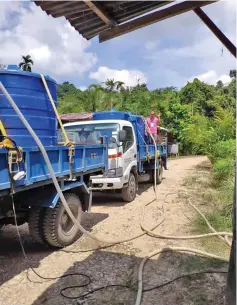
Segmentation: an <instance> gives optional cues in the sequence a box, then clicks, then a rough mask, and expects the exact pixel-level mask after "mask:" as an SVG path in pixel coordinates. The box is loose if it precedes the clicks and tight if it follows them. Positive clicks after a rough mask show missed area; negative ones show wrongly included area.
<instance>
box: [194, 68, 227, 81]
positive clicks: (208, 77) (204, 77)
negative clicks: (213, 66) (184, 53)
mask: <svg viewBox="0 0 237 305" xmlns="http://www.w3.org/2000/svg"><path fill="white" fill-rule="evenodd" d="M195 78H198V79H199V80H200V81H202V82H205V83H207V84H210V85H215V84H216V83H217V81H218V80H221V81H222V82H223V83H224V84H227V83H229V82H230V81H231V78H230V76H229V75H227V74H223V75H220V76H218V75H217V73H216V72H215V71H214V70H210V71H207V72H205V73H203V74H200V75H197V76H193V77H190V79H189V80H188V81H189V82H192V81H193V80H194V79H195Z"/></svg>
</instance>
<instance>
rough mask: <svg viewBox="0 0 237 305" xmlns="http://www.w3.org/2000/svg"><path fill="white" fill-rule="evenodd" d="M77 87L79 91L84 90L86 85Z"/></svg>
mask: <svg viewBox="0 0 237 305" xmlns="http://www.w3.org/2000/svg"><path fill="white" fill-rule="evenodd" d="M78 89H80V90H81V91H85V90H86V89H87V87H86V86H81V87H78Z"/></svg>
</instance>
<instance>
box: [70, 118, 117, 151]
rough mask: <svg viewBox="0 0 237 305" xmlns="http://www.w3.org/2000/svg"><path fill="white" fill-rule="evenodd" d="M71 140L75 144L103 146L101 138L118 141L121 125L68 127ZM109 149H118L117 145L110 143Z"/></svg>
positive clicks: (105, 124)
mask: <svg viewBox="0 0 237 305" xmlns="http://www.w3.org/2000/svg"><path fill="white" fill-rule="evenodd" d="M65 130H66V132H67V134H68V137H69V140H70V141H71V142H73V143H75V144H79V145H80V144H81V145H95V144H101V137H108V138H111V137H113V138H115V139H116V141H117V137H118V131H119V125H118V124H116V123H95V124H78V125H74V126H66V127H65ZM109 148H116V143H112V142H110V141H109Z"/></svg>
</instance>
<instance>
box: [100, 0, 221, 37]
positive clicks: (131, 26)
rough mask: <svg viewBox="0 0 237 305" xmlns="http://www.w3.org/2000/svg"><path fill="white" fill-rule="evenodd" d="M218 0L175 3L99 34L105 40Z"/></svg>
mask: <svg viewBox="0 0 237 305" xmlns="http://www.w3.org/2000/svg"><path fill="white" fill-rule="evenodd" d="M214 2H216V1H185V2H181V3H179V4H176V5H173V6H171V7H168V8H165V9H162V10H159V11H156V12H154V13H151V14H149V15H146V16H143V17H140V18H137V19H135V20H133V21H130V22H127V23H124V24H122V25H119V26H116V27H114V28H112V29H110V30H106V31H104V32H102V33H100V35H99V41H100V42H104V41H106V40H109V39H112V38H115V37H118V36H121V35H124V34H127V33H129V32H132V31H135V30H137V29H140V28H142V27H145V26H147V25H151V24H153V23H156V22H158V21H162V20H165V19H167V18H170V17H174V16H176V15H179V14H182V13H185V12H188V11H191V10H193V9H195V8H197V7H200V6H204V5H208V4H210V3H214Z"/></svg>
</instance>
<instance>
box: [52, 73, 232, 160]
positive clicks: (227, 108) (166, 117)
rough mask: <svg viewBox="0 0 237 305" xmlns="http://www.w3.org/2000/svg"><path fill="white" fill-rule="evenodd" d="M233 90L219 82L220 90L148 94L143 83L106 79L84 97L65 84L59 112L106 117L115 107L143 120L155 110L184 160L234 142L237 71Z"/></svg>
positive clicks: (196, 85)
mask: <svg viewBox="0 0 237 305" xmlns="http://www.w3.org/2000/svg"><path fill="white" fill-rule="evenodd" d="M230 77H231V78H232V81H231V82H230V84H229V85H226V84H223V82H222V81H218V82H217V84H216V86H212V85H208V84H206V83H204V82H201V81H200V80H198V79H194V80H193V82H188V83H187V84H186V85H185V86H184V87H183V88H182V89H181V90H178V89H177V88H175V87H166V88H158V89H155V90H152V91H150V90H148V88H147V85H146V84H140V83H139V81H138V83H137V84H136V85H135V86H134V87H126V86H125V84H124V83H123V82H119V81H114V80H113V79H108V80H107V81H105V82H104V83H102V84H101V85H99V84H97V85H95V84H92V85H90V86H89V87H88V89H87V90H85V91H81V90H80V89H77V88H76V87H75V86H74V85H73V84H71V83H69V82H64V83H63V84H61V85H59V87H58V97H59V112H60V113H70V112H94V111H105V110H109V109H110V108H112V107H115V108H116V109H117V110H123V111H130V112H133V113H135V114H141V115H143V116H145V117H147V116H148V115H149V113H150V112H151V110H154V111H155V112H156V113H157V114H158V113H160V114H161V125H162V126H164V127H167V128H169V129H170V130H171V131H172V133H173V135H174V137H175V139H176V140H177V141H178V142H179V143H180V144H181V145H180V147H181V149H182V153H184V154H189V153H191V154H208V156H209V157H210V158H212V150H213V149H214V146H215V144H216V143H217V142H220V141H228V140H229V139H233V137H234V136H235V128H234V126H235V113H236V109H235V94H236V88H235V85H236V70H231V71H230Z"/></svg>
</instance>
